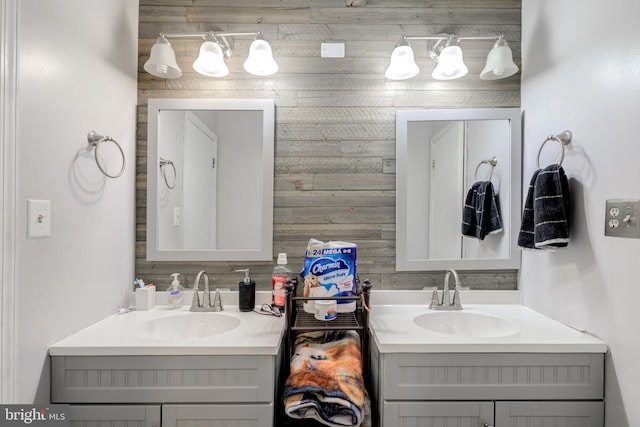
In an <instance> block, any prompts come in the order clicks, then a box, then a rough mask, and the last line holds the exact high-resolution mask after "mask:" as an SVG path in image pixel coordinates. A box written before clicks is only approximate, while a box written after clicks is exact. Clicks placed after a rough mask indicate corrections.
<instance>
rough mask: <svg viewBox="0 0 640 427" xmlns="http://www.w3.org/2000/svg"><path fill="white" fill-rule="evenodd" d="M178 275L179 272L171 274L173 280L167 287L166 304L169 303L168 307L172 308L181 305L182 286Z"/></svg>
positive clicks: (182, 296)
mask: <svg viewBox="0 0 640 427" xmlns="http://www.w3.org/2000/svg"><path fill="white" fill-rule="evenodd" d="M179 275H180V273H173V274H172V275H171V277H172V279H173V280H172V281H171V285H170V286H169V288H168V289H167V304H169V307H173V308H178V307H180V306H181V305H182V300H183V299H184V288H183V287H182V285H181V284H180V281H179V280H178V276H179Z"/></svg>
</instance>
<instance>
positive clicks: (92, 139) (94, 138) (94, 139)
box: [87, 131, 125, 178]
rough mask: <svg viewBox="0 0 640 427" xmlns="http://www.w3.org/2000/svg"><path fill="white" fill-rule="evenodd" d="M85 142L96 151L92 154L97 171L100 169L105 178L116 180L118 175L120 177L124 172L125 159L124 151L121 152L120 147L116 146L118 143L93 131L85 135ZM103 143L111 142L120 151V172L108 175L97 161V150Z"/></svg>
mask: <svg viewBox="0 0 640 427" xmlns="http://www.w3.org/2000/svg"><path fill="white" fill-rule="evenodd" d="M87 140H88V141H89V145H91V146H92V147H95V149H96V150H95V152H94V157H95V159H96V165H98V169H100V172H102V173H103V174H104V175H105V176H106V177H107V178H118V177H119V176H120V175H122V173H123V172H124V166H125V159H124V151H122V147H120V144H118V142H117V141H116V140H115V139H113V138H111V137H110V136H104V135H100V134H99V133H97V132H95V131H91V132H89V133H88V134H87ZM103 142H113V143H114V144H115V146H116V147H118V150H120V155H121V156H122V168H120V172H118V173H117V174H115V175H109V173H107V171H106V170H104V168H103V167H102V165H101V164H100V161H99V160H98V150H99V149H100V144H102V143H103Z"/></svg>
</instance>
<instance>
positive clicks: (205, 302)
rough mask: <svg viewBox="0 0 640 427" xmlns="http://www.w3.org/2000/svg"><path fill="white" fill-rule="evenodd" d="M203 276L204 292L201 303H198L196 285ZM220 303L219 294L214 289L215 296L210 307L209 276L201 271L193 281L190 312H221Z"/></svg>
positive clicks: (198, 296)
mask: <svg viewBox="0 0 640 427" xmlns="http://www.w3.org/2000/svg"><path fill="white" fill-rule="evenodd" d="M203 276H204V291H203V294H202V301H200V295H199V293H198V285H199V284H200V278H201V277H203ZM222 310H223V307H222V302H221V301H220V292H219V291H218V290H217V289H216V296H215V300H214V304H213V305H211V292H210V291H209V275H208V274H207V273H206V272H204V271H201V272H199V273H198V275H197V276H196V279H195V280H194V281H193V301H192V302H191V309H190V311H199V312H202V311H222Z"/></svg>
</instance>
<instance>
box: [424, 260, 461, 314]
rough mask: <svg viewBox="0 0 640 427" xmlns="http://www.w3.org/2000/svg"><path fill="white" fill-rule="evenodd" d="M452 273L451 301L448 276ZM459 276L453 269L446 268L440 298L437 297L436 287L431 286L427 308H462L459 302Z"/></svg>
mask: <svg viewBox="0 0 640 427" xmlns="http://www.w3.org/2000/svg"><path fill="white" fill-rule="evenodd" d="M451 275H453V280H454V283H455V288H454V291H453V301H452V300H451V294H450V292H449V278H450V277H451ZM460 288H461V286H460V277H459V276H458V273H457V272H456V271H455V270H453V269H452V270H448V271H447V273H446V274H445V275H444V287H443V290H442V299H440V300H439V298H438V289H437V288H433V293H432V294H431V303H430V304H429V308H430V309H431V310H462V304H461V303H460V293H459V290H460Z"/></svg>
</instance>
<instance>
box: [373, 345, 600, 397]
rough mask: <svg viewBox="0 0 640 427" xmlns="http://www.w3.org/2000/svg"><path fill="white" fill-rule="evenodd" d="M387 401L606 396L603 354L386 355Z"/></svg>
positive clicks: (384, 364)
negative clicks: (604, 390) (604, 391)
mask: <svg viewBox="0 0 640 427" xmlns="http://www.w3.org/2000/svg"><path fill="white" fill-rule="evenodd" d="M382 370H383V374H382V379H381V381H380V382H381V383H382V384H384V387H383V396H382V399H384V400H507V399H522V400H555V399H558V400H566V399H580V400H589V399H602V397H603V375H604V374H603V371H604V355H603V354H600V353H594V354H591V353H586V354H573V353H554V354H547V353H526V354H525V353H522V354H521V353H473V354H471V353H450V354H446V353H427V354H385V355H384V362H383V365H382Z"/></svg>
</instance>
